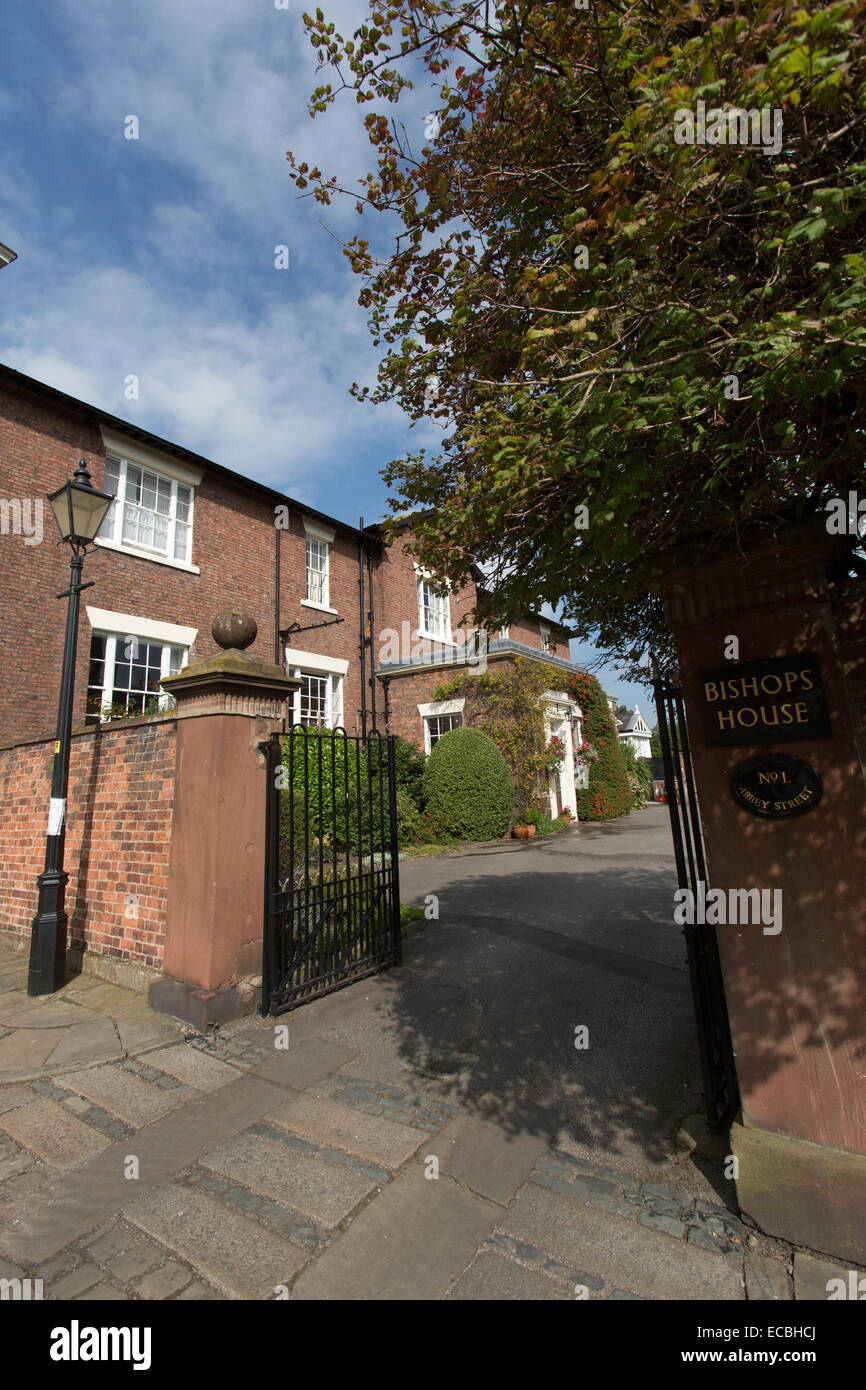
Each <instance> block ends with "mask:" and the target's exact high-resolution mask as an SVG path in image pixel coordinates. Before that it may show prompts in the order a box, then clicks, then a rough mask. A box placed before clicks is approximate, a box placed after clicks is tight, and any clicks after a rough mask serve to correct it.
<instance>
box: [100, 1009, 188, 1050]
mask: <svg viewBox="0 0 866 1390" xmlns="http://www.w3.org/2000/svg"><path fill="white" fill-rule="evenodd" d="M114 1026H115V1028H116V1029H117V1033H118V1036H119V1037H120V1042H121V1046H122V1047H123V1050H124V1052H136V1053H140V1052H143V1051H145V1050H148V1051H150V1050H151V1049H152V1048H154V1047H161V1046H162V1044H163V1043H168V1042H171V1040H172V1039H173V1038H177V1037H178V1035H179V1033H180V1031H181V1027H182V1025H181V1024H180V1023H170V1022H169V1021H168V1020H167V1019H165V1018H164V1017H163V1016H162V1015H161V1014H158V1013H157V1012H156V1011H155V1010H154V1009H151V1008H148V1007H147V1005H140V1004H139V1005H138V1006H137V1007H133V1008H130V1009H127V1010H125V1011H124V1012H123V1013H122V1014H118V1015H117V1017H116V1018H115V1020H114Z"/></svg>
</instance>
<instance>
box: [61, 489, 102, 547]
mask: <svg viewBox="0 0 866 1390" xmlns="http://www.w3.org/2000/svg"><path fill="white" fill-rule="evenodd" d="M71 492H72V521H73V528H74V533H75V535H76V536H78V537H79V538H80V539H81V540H88V541H92V540H93V538H94V536H95V535H96V533H97V531H98V530H99V528H100V526H101V524H102V518H103V517H104V516H105V513H106V512H107V511H108V508H109V507H110V505H111V498H110V497H106V496H105V495H104V494H103V493H101V492H95V491H94V492H90V491H88V490H87V489H86V488H78V487H73V488H72V489H71Z"/></svg>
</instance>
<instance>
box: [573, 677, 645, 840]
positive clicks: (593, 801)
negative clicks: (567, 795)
mask: <svg viewBox="0 0 866 1390" xmlns="http://www.w3.org/2000/svg"><path fill="white" fill-rule="evenodd" d="M568 689H569V694H570V695H571V697H572V699H574V700H575V701H576V702H577V704H578V705H579V706H580V708H581V710H582V711H583V736H584V739H585V741H586V742H588V743H591V744H592V745H593V746H594V748H595V749H596V750H597V752H598V757H597V758H596V760H595V761H594V762H592V763H590V765H589V786H588V787H584V788H583V789H582V790H581V791H578V793H577V814H578V816H579V818H580V820H611V819H612V818H613V817H615V816H625V815H628V813H629V811H630V810H631V808H632V792H631V790H630V788H629V783H628V774H627V772H626V767H625V762H624V759H623V754H622V744H621V743H620V741H619V736H618V734H617V731H616V725H615V724H614V722H613V716H612V715H611V712H610V706H609V705H608V703H607V698H606V696H605V694H604V691H603V690H602V688H601V686H600V685H599V683H598V681H597V680H596V679H595V676H590V675H589V674H588V673H586V672H579V673H578V674H577V675H576V676H573V677H572V678H571V680H570V681H569V686H568Z"/></svg>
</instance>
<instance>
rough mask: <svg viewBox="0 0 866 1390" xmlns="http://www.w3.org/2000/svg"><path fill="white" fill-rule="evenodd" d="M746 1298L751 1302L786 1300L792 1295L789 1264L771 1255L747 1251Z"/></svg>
mask: <svg viewBox="0 0 866 1390" xmlns="http://www.w3.org/2000/svg"><path fill="white" fill-rule="evenodd" d="M745 1277H746V1298H748V1299H749V1301H750V1302H751V1303H767V1302H776V1301H784V1302H788V1301H789V1300H790V1297H791V1293H790V1289H789V1286H788V1270H787V1266H786V1265H784V1264H783V1263H782V1261H781V1260H774V1259H772V1258H771V1257H770V1256H769V1255H755V1254H753V1253H752V1252H751V1251H747V1253H746V1259H745Z"/></svg>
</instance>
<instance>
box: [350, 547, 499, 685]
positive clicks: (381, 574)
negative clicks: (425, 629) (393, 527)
mask: <svg viewBox="0 0 866 1390" xmlns="http://www.w3.org/2000/svg"><path fill="white" fill-rule="evenodd" d="M410 539H411V537H410V534H409V532H402V533H401V534H400V535H399V536H398V537H397V539H396V540H395V541H394V544H393V545H392V546H390V547H389V548H388V549H387V550H386V551H384V552H383V554H382V557H381V560H380V562H379V564H378V565H377V567H376V571H375V575H374V592H375V598H376V607H375V633H374V638H375V640H374V644H373V645H374V650H375V653H376V664H377V665H378V664H379V659H380V653H381V652H382V650H383V648H385V644H386V642H387V640H388V638H387V633H388V632H393V631H396V632H397V633H398V634H399V635H400V636H401V641H402V624H403V623H404V622H408V623H409V635H410V640H411V641H412V642H413V643H414V648H415V654H416V655H420V654H421V653H422V652H441V651H442V650H443V644H442V643H441V642H431V641H427V640H421V639H420V638H419V639H417V640H416V639H415V633H416V632H417V631H418V579H417V575H416V573H415V568H414V558H413V556H412V555H411V554H410V553H409V551H408V549H407V546H408V544H409V541H410ZM475 603H476V586H475V584H474V583H472V582H470V583H468V584H464V586H463V587H462V588H461V589H457V590H455V591H454V592H453V593H452V594H451V603H450V610H451V635H452V637H453V639H454V641H455V642H456V643H458V645H461V646H462V644H463V643H464V642H465V641H466V639H467V637H468V635H469V634H470V633H471V632H472V631H473V629H474V624H473V623H472V621H471V619H470V616H469V615H470V614H471V612H472V609H473V608H474V606H475ZM464 618H465V619H466V620H467V626H466V627H465V628H461V627H460V623H461V621H462V620H463V619H464ZM445 650H447V648H445ZM408 656H409V653H408V652H406V653H405V654H404V657H405V658H406V659H408Z"/></svg>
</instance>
